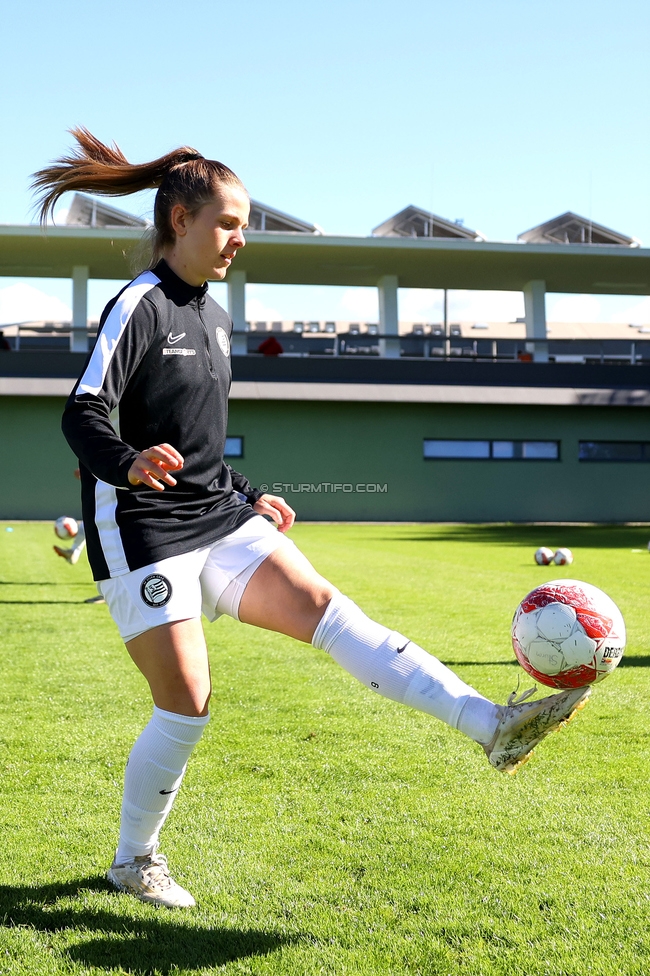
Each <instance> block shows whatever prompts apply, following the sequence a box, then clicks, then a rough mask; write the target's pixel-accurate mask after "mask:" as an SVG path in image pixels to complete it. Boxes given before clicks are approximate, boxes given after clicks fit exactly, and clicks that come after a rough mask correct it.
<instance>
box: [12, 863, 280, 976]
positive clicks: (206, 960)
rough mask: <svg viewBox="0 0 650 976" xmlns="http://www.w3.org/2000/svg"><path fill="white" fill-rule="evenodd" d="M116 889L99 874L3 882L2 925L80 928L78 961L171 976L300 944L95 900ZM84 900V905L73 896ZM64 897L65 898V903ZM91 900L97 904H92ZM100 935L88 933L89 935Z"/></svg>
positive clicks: (71, 951)
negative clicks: (135, 912) (139, 914)
mask: <svg viewBox="0 0 650 976" xmlns="http://www.w3.org/2000/svg"><path fill="white" fill-rule="evenodd" d="M108 891H110V892H111V893H114V892H113V888H112V887H111V886H110V885H109V883H108V882H107V881H106V880H105V879H104V878H101V877H90V878H79V879H77V880H74V881H69V882H67V883H61V884H50V885H41V886H34V887H30V886H27V885H25V886H21V885H16V886H11V885H0V917H1V918H2V919H3V925H4V927H11V928H14V927H18V926H21V927H23V926H24V927H28V928H33V929H35V930H36V931H38V932H54V933H65V932H66V931H67V932H68V933H74V932H79V935H80V936H81V940H80V941H78V942H77V943H76V944H75V945H72V946H69V947H67V948H62V949H61V952H62V954H64V955H67V956H68V957H69V959H70V960H71V961H73V962H77V963H81V964H82V965H83V966H85V967H93V968H97V969H102V970H107V971H111V970H113V969H115V970H119V971H120V972H128V973H134V974H136V976H147V974H150V973H154V972H155V973H162V974H168V973H171V972H172V971H175V970H176V969H181V970H187V969H202V970H205V969H208V968H211V967H218V966H223V965H225V964H226V963H229V962H235V961H237V960H240V959H249V958H250V957H252V956H264V955H268V954H269V953H271V952H275V951H276V950H277V949H279V948H281V947H282V946H283V945H287V944H288V943H290V942H293V941H295V939H296V936H293V937H292V936H287V935H280V934H279V933H275V932H264V931H261V930H259V929H238V928H225V927H219V926H212V925H209V924H205V923H201V922H198V921H194V917H193V913H192V912H190V913H189V914H183V913H172V912H171V911H169V910H167V909H160V910H157V909H156V908H154V907H148V906H147V908H146V909H145V911H146V912H147V917H144V918H132V917H130V914H129V911H130V908H131V906H128V907H127V905H126V904H125V906H124V907H125V911H124V914H121V904H120V900H121V899H123V898H127V897H128V896H121V895H117V894H116V893H114V894H115V909H114V911H112V912H111V911H107V910H106V909H105V908H104V907H103V905H101V904H99V903H98V902H97V901H95V897H94V896H97V895H98V894H100V893H103V892H108ZM75 898H78V902H76V903H75V902H74V901H69V899H75ZM60 899H66V902H64V903H60ZM93 902H95V903H94V904H93ZM89 931H92V932H96V933H98V934H97V936H96V937H94V938H88V932H89Z"/></svg>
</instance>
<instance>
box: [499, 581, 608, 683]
mask: <svg viewBox="0 0 650 976" xmlns="http://www.w3.org/2000/svg"><path fill="white" fill-rule="evenodd" d="M512 646H513V648H514V651H515V654H516V656H517V660H518V661H519V663H520V664H521V666H522V668H523V669H524V670H525V671H527V672H528V674H529V675H531V677H532V678H534V679H535V681H539V682H541V684H543V685H548V686H549V687H551V688H582V687H583V686H585V685H591V684H594V683H595V682H597V681H602V679H603V678H605V677H607V675H608V674H610V673H611V672H612V671H613V670H614V668H615V667H616V665H617V664H618V663H619V662H620V660H621V658H622V657H623V651H624V650H625V622H624V620H623V616H622V614H621V611H620V610H619V609H618V607H617V606H616V604H615V603H614V601H613V600H611V599H610V598H609V597H608V596H607V594H606V593H603V591H602V590H599V589H598V587H596V586H592V585H591V584H590V583H582V582H580V580H553V581H551V582H550V583H544V584H542V586H538V587H537V588H536V589H534V590H533V591H532V593H529V594H528V596H527V597H526V598H525V599H524V600H522V602H521V603H520V604H519V606H518V607H517V610H516V612H515V615H514V618H513V621H512Z"/></svg>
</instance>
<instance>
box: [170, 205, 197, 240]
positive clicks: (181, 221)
mask: <svg viewBox="0 0 650 976" xmlns="http://www.w3.org/2000/svg"><path fill="white" fill-rule="evenodd" d="M191 222H192V217H191V215H190V213H189V211H188V210H187V208H186V207H184V206H183V204H182V203H175V204H174V206H173V207H172V209H171V210H170V212H169V223H170V224H171V227H172V230H173V231H174V233H175V234H176V236H177V237H185V236H186V234H187V231H188V228H189V225H190V223H191Z"/></svg>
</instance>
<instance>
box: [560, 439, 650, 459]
mask: <svg viewBox="0 0 650 976" xmlns="http://www.w3.org/2000/svg"><path fill="white" fill-rule="evenodd" d="M578 459H579V460H580V461H646V462H647V461H650V442H648V441H580V445H579V448H578Z"/></svg>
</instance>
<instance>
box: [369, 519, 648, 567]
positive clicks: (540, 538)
mask: <svg viewBox="0 0 650 976" xmlns="http://www.w3.org/2000/svg"><path fill="white" fill-rule="evenodd" d="M649 531H650V530H649V529H648V528H645V527H643V526H635V525H525V524H524V525H516V524H510V525H481V524H480V523H479V524H478V525H463V524H460V525H436V524H435V523H434V524H433V525H431V526H422V531H416V532H414V531H413V529H412V528H407V527H404V529H403V530H402V531H397V532H396V533H395V535H393V536H386V537H385V538H384V541H386V542H396V541H399V542H488V543H493V544H496V545H501V546H529V547H531V548H532V549H533V550H535V549H537V547H538V546H542V545H561V546H568V547H569V549H627V550H628V551H629V550H630V549H635V548H640V549H645V548H646V546H647V544H648V535H649ZM531 560H532V556H531Z"/></svg>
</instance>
